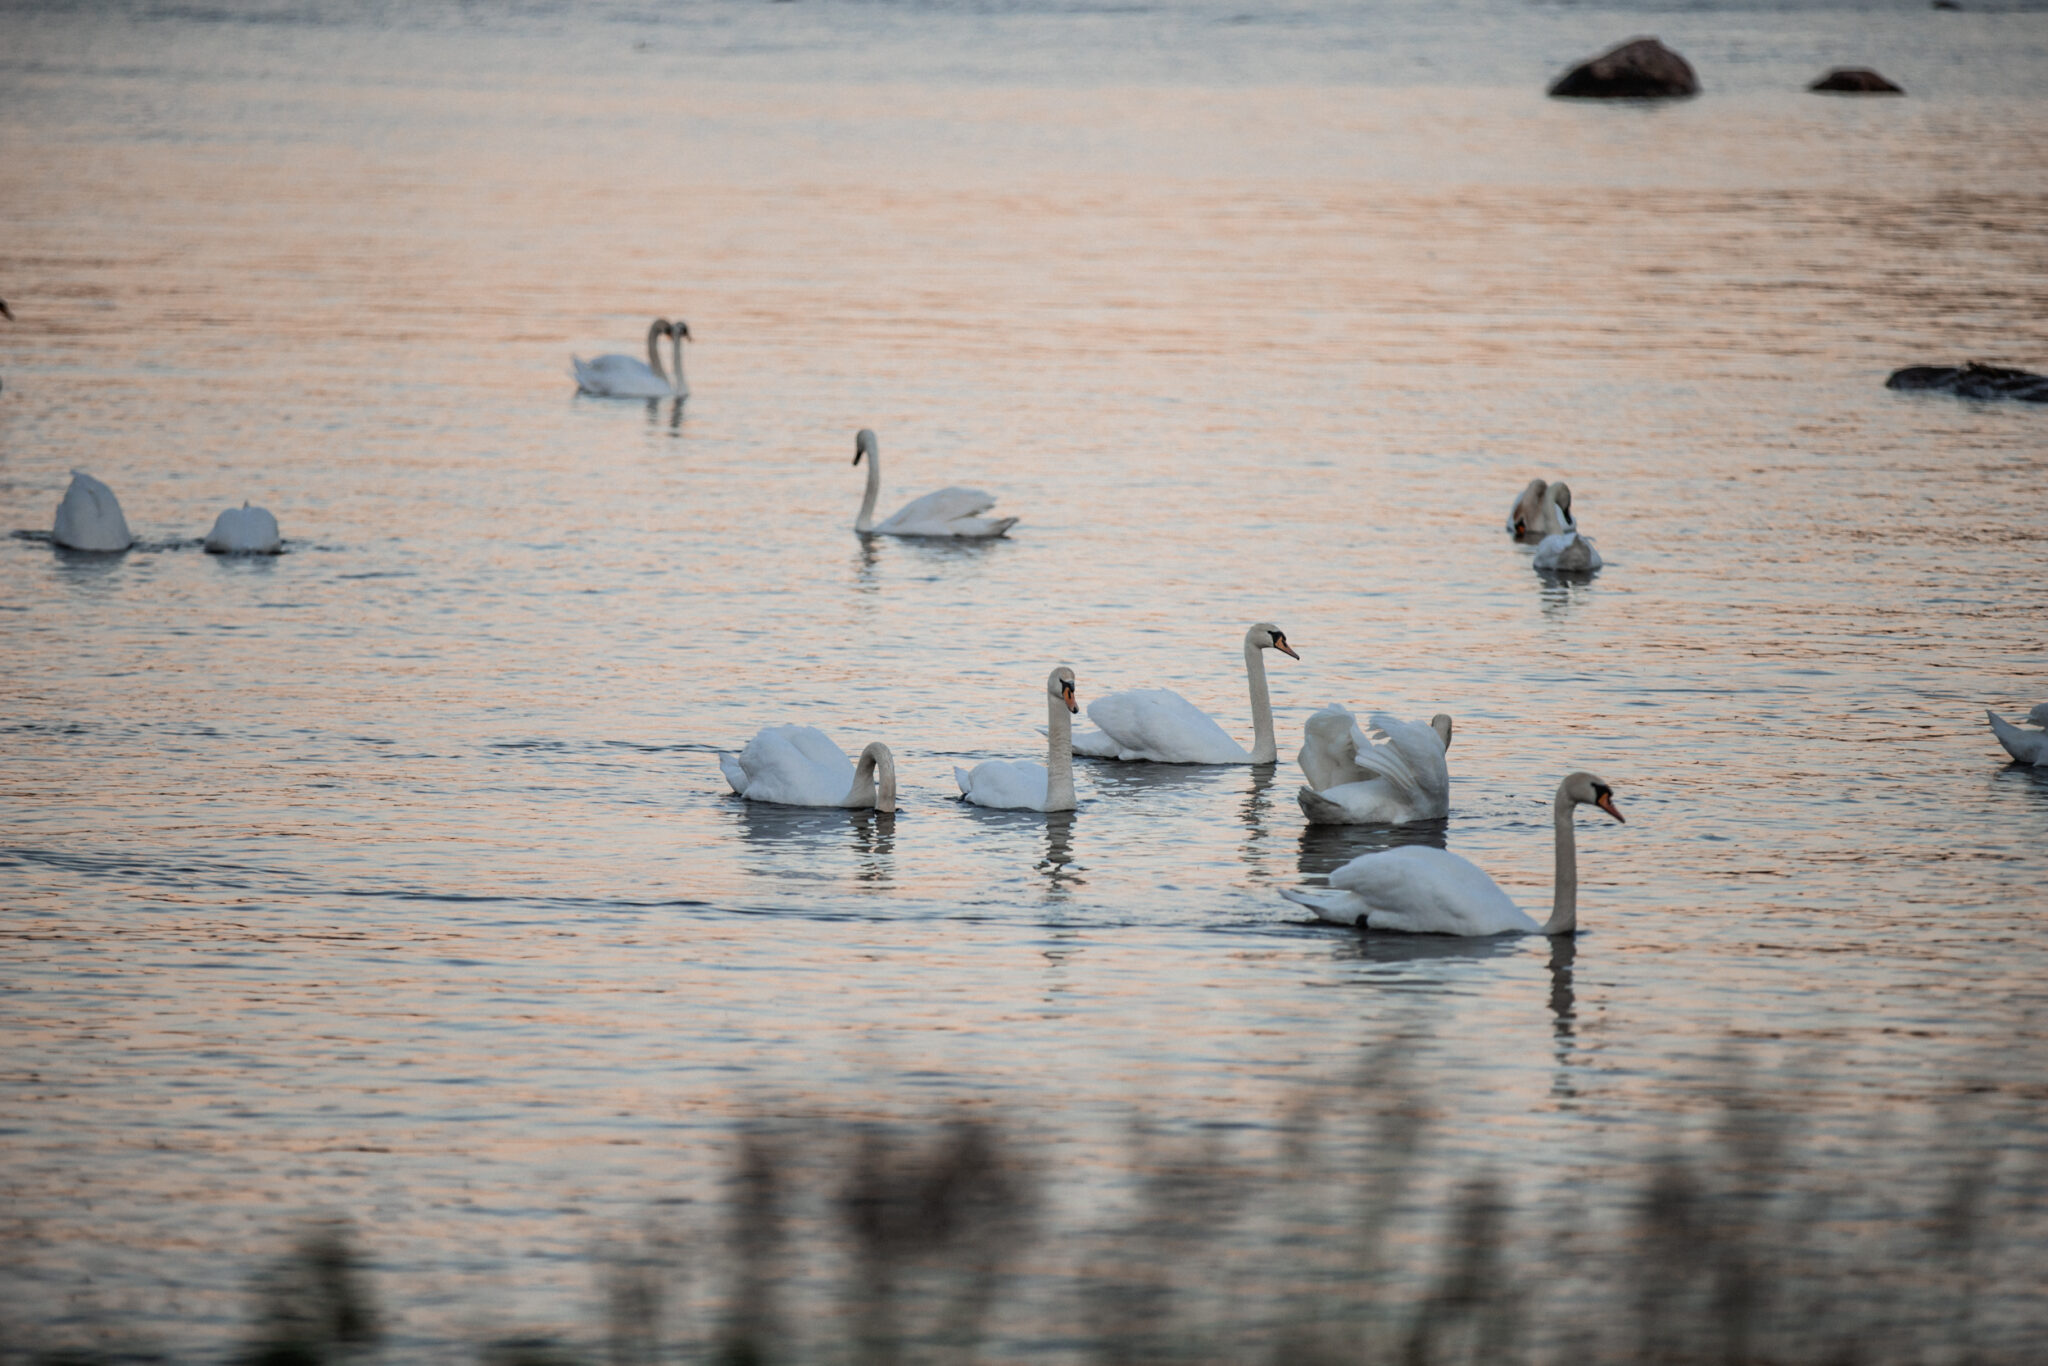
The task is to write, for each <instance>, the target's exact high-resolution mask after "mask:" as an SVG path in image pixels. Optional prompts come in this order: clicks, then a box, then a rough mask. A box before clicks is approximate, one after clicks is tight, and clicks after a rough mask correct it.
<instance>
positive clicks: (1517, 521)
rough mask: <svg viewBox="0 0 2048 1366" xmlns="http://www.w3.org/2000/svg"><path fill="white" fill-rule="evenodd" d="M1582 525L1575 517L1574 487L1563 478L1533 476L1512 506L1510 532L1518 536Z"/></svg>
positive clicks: (1550, 533)
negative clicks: (1549, 480) (1548, 479)
mask: <svg viewBox="0 0 2048 1366" xmlns="http://www.w3.org/2000/svg"><path fill="white" fill-rule="evenodd" d="M1578 525H1579V524H1578V522H1577V521H1575V520H1573V518H1572V491H1571V489H1570V487H1569V486H1567V485H1566V484H1565V483H1564V481H1563V480H1559V481H1558V482H1557V483H1555V484H1550V483H1545V482H1544V481H1543V480H1541V479H1531V480H1530V481H1529V486H1528V487H1527V488H1525V489H1523V490H1522V492H1521V494H1520V495H1519V496H1518V497H1516V499H1515V501H1514V505H1513V506H1512V507H1510V508H1509V509H1508V535H1510V536H1513V537H1515V538H1516V539H1517V540H1522V539H1525V538H1529V537H1536V536H1552V535H1555V534H1556V533H1558V532H1560V531H1575V530H1577V529H1578Z"/></svg>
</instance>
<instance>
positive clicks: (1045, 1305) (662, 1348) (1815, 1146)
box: [0, 1068, 2048, 1366]
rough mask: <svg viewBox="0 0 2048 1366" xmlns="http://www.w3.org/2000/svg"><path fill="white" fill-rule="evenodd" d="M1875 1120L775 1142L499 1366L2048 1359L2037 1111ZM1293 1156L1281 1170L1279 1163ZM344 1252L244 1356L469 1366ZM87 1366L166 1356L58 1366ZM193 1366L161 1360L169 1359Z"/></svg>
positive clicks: (605, 1260)
mask: <svg viewBox="0 0 2048 1366" xmlns="http://www.w3.org/2000/svg"><path fill="white" fill-rule="evenodd" d="M2026 1105H2028V1106H2030V1107H2032V1108H2031V1109H2029V1110H2028V1111H2027V1112H2026V1113H2015V1112H2013V1111H2012V1110H2011V1109H2010V1108H2008V1109H2007V1110H2005V1111H2003V1112H1998V1113H1995V1114H1994V1113H1993V1112H1991V1111H1990V1110H1988V1109H1984V1110H1979V1111H1976V1112H1973V1113H1970V1114H1967V1115H1959V1114H1956V1113H1953V1112H1950V1111H1948V1110H1946V1109H1944V1110H1942V1111H1940V1112H1932V1111H1929V1112H1923V1113H1919V1114H1917V1115H1911V1116H1907V1117H1906V1118H1905V1119H1903V1120H1900V1119H1893V1120H1891V1121H1889V1122H1887V1123H1886V1124H1884V1125H1882V1126H1879V1125H1872V1124H1860V1125H1852V1126H1850V1127H1849V1128H1848V1129H1845V1128H1844V1127H1843V1124H1842V1122H1841V1119H1840V1117H1839V1116H1838V1117H1836V1120H1835V1121H1834V1122H1832V1123H1824V1122H1822V1121H1820V1120H1817V1119H1810V1118H1809V1119H1802V1118H1798V1117H1794V1116H1789V1115H1787V1114H1784V1113H1782V1112H1781V1111H1778V1110H1775V1109H1773V1108H1770V1107H1767V1106H1766V1105H1764V1104H1763V1103H1762V1102H1761V1101H1760V1100H1759V1099H1758V1097H1757V1093H1754V1092H1752V1091H1749V1090H1747V1089H1745V1088H1744V1087H1742V1086H1740V1085H1735V1084H1731V1085H1727V1086H1722V1087H1716V1088H1712V1104H1711V1105H1708V1106H1705V1107H1703V1108H1702V1110H1701V1114H1700V1118H1699V1120H1698V1122H1697V1123H1695V1124H1693V1125H1691V1126H1688V1127H1685V1128H1683V1129H1682V1130H1680V1131H1673V1132H1670V1133H1667V1134H1665V1135H1664V1136H1663V1137H1662V1138H1661V1139H1660V1140H1658V1141H1657V1142H1656V1143H1654V1144H1652V1145H1651V1147H1650V1150H1648V1151H1636V1152H1633V1153H1626V1154H1623V1155H1621V1156H1616V1155H1614V1154H1610V1153H1592V1152H1588V1153H1585V1154H1574V1155H1568V1157H1567V1160H1565V1161H1562V1162H1558V1161H1552V1162H1550V1163H1548V1164H1545V1165H1542V1166H1535V1167H1532V1168H1531V1169H1530V1171H1528V1172H1526V1173H1524V1174H1522V1175H1521V1176H1520V1177H1519V1178H1510V1177H1508V1176H1506V1175H1501V1174H1493V1173H1488V1172H1485V1171H1472V1170H1460V1169H1459V1166H1458V1163H1457V1161H1456V1159H1455V1158H1453V1157H1449V1156H1445V1155H1444V1154H1447V1153H1449V1152H1451V1151H1452V1150H1453V1149H1454V1147H1455V1143H1454V1142H1452V1140H1453V1139H1454V1137H1455V1136H1453V1135H1439V1134H1436V1133H1434V1132H1433V1130H1432V1124H1431V1120H1430V1117H1429V1115H1428V1113H1427V1111H1426V1109H1425V1107H1424V1106H1423V1104H1422V1103H1421V1097H1420V1094H1419V1093H1418V1092H1417V1091H1416V1090H1415V1089H1414V1088H1413V1087H1411V1086H1409V1085H1405V1084H1403V1083H1402V1082H1401V1081H1400V1080H1399V1079H1398V1078H1397V1077H1395V1076H1393V1075H1391V1074H1390V1073H1389V1072H1388V1071H1387V1070H1386V1069H1384V1068H1374V1069H1368V1070H1367V1071H1366V1072H1365V1073H1364V1074H1362V1075H1361V1076H1360V1077H1358V1078H1356V1079H1354V1081H1353V1082H1351V1083H1350V1084H1346V1085H1340V1086H1330V1087H1322V1088H1316V1087H1304V1090H1303V1093H1302V1094H1301V1096H1300V1097H1299V1098H1298V1100H1297V1103H1296V1104H1295V1105H1294V1106H1293V1108H1292V1109H1291V1110H1290V1111H1289V1112H1288V1113H1287V1114H1286V1115H1284V1116H1283V1117H1282V1118H1281V1119H1280V1121H1279V1122H1278V1123H1277V1124H1275V1125H1271V1126H1263V1127H1261V1128H1258V1129H1220V1128H1200V1127H1192V1128H1191V1127H1185V1126H1183V1127H1174V1126H1169V1125H1162V1124H1156V1123H1144V1122H1138V1123H1134V1124H1133V1125H1132V1126H1131V1128H1130V1131H1129V1133H1128V1135H1127V1137H1126V1138H1125V1139H1124V1140H1123V1141H1121V1142H1117V1141H1109V1142H1103V1141H1100V1140H1099V1139H1098V1140H1097V1141H1094V1142H1093V1143H1092V1144H1091V1142H1089V1141H1088V1140H1085V1139H1080V1138H1076V1137H1075V1136H1073V1135H1071V1134H1067V1133H1065V1132H1063V1131H1057V1130H1053V1129H1049V1128H1047V1127H1044V1126H1042V1125H1034V1124H1030V1123H1025V1122H1022V1121H1018V1120H1014V1119H1012V1120H1008V1121H1003V1120H997V1119H991V1118H988V1117H985V1116H984V1117H979V1118H948V1117H943V1116H942V1117H940V1118H937V1119H930V1120H925V1121H906V1120H892V1121H882V1120H874V1119H860V1120H854V1119H845V1118H839V1119H834V1118H830V1117H826V1118H816V1119H811V1120H806V1121H802V1122H792V1121H777V1122H772V1123H771V1122H767V1121H763V1122H760V1123H758V1124H756V1125H755V1126H753V1127H752V1128H750V1129H748V1130H747V1131H745V1132H744V1133H742V1134H740V1135H739V1136H738V1137H737V1140H736V1143H735V1149H736V1153H735V1156H736V1161H735V1163H734V1167H733V1172H732V1176H731V1178H730V1181H729V1184H728V1188H727V1195H726V1198H725V1199H724V1201H723V1203H722V1207H721V1208H720V1209H719V1210H718V1211H717V1213H716V1214H715V1215H712V1216H706V1218H705V1221H704V1222H703V1223H702V1224H701V1225H699V1226H690V1225H688V1224H686V1223H681V1222H671V1223H666V1224H663V1223H657V1222H650V1223H648V1224H647V1225H646V1226H644V1227H643V1228H641V1229H638V1230H635V1231H631V1232H626V1233H621V1234H619V1235H618V1236H616V1237H614V1238H613V1239H612V1240H611V1241H610V1242H609V1243H608V1244H607V1245H606V1246H604V1247H602V1248H600V1249H598V1250H597V1251H595V1252H594V1253H593V1257H592V1262H593V1268H594V1283H595V1286H596V1300H597V1303H596V1305H595V1306H594V1307H593V1310H592V1313H591V1322H590V1324H589V1325H588V1326H587V1327H585V1328H583V1329H581V1330H563V1329H561V1328H559V1327H557V1328H555V1329H553V1330H551V1331H545V1332H543V1331H535V1330H532V1329H527V1330H523V1331H522V1330H514V1329H510V1328H508V1329H507V1330H506V1331H505V1332H504V1333H503V1334H502V1335H499V1336H493V1335H492V1334H491V1333H489V1332H485V1333H484V1334H482V1336H481V1340H479V1341H476V1342H473V1343H471V1344H469V1345H468V1346H467V1347H465V1348H463V1349H462V1350H461V1351H460V1352H459V1353H458V1356H459V1357H467V1358H468V1359H471V1360H476V1361H480V1362H482V1363H485V1364H486V1366H570V1364H571V1363H578V1364H583V1363H588V1364H590V1366H595V1363H610V1364H611V1366H652V1364H653V1363H668V1362H690V1363H707V1364H716V1366H768V1364H770V1363H775V1364H781V1363H788V1364H790V1366H797V1364H799V1363H853V1364H856V1366H896V1364H897V1363H920V1362H964V1361H984V1360H986V1361H1018V1360H1030V1361H1050V1362H1091V1363H1161V1364H1162V1366H1163V1364H1165V1363H1223V1362H1271V1363H1275V1364H1276V1366H1278V1364H1279V1363H1291V1364H1299V1366H1320V1364H1321V1363H1339V1362H1342V1363H1376V1362H1388V1363H1401V1364H1402V1366H1429V1364H1430V1363H1451V1362H1461V1363H1497V1362H1532V1363H1581V1362H1594V1363H1598V1362H1642V1363H1660V1364H1668V1366H1690V1364H1691V1363H1717V1364H1720V1366H1728V1364H1747V1363H1756V1364H1758V1366H1761V1364H1762V1363H1773V1364H1784V1366H1790V1364H1792V1363H1815V1364H1816V1366H1819V1364H1822V1363H1825V1364H1826V1366H1862V1364H1864V1363H1870V1364H1873V1366H1874V1364H1876V1363H1966V1362H1967V1363H1992V1362H2015V1363H2017V1362H2025V1361H2033V1360H2039V1359H2040V1353H2041V1350H2042V1348H2041V1344H2042V1343H2044V1342H2048V1288H2044V1285H2043V1278H2042V1276H2041V1274H2040V1270H2039V1268H2040V1267H2041V1266H2042V1265H2044V1264H2048V1261H2044V1259H2048V1217H2044V1215H2048V1204H2044V1199H2043V1192H2044V1186H2048V1181H2044V1177H2048V1167H2044V1152H2048V1149H2044V1147H2043V1146H2042V1144H2041V1141H2040V1130H2039V1128H2038V1127H2036V1122H2037V1121H2038V1119H2039V1118H2040V1117H2041V1116H2040V1114H2039V1113H2038V1105H2037V1104H2036V1103H2034V1102H2031V1101H2030V1102H2026ZM1276 1144H1277V1147H1276V1146H1275V1145H1276ZM369 1266H370V1261H369V1259H368V1258H367V1257H366V1256H365V1255H363V1254H361V1253H359V1252H358V1251H357V1250H356V1240H355V1239H354V1238H353V1236H352V1235H351V1234H350V1233H349V1232H348V1230H347V1228H346V1226H344V1225H340V1224H328V1225H322V1226H319V1227H315V1228H310V1229H307V1230H305V1231H304V1232H303V1234H302V1236H301V1237H300V1239H299V1241H298V1243H297V1245H296V1246H295V1247H294V1248H293V1250H292V1251H291V1253H290V1254H289V1255H288V1256H286V1257H285V1258H283V1259H282V1260H281V1261H280V1262H279V1263H278V1264H277V1265H276V1266H275V1267H273V1268H272V1269H271V1270H270V1271H268V1272H266V1273H264V1274H262V1275H260V1276H259V1277H258V1278H257V1279H256V1282H255V1309H254V1314H253V1317H252V1321H251V1326H250V1329H249V1331H248V1334H247V1336H246V1339H245V1342H244V1345H243V1346H242V1348H241V1349H240V1350H239V1351H238V1352H236V1353H233V1354H231V1358H230V1359H232V1360H236V1361H240V1362H245V1363H250V1364H251V1366H297V1364H298V1363H310V1364H312V1366H319V1364H320V1363H343V1362H367V1361H412V1360H448V1359H450V1358H449V1355H448V1349H447V1348H446V1346H445V1345H443V1346H434V1347H430V1346H428V1345H427V1344H424V1343H421V1342H417V1341H413V1340H409V1339H407V1338H406V1337H405V1336H404V1335H403V1333H402V1332H401V1331H399V1329H400V1327H401V1326H400V1325H395V1324H393V1325H389V1327H388V1328H387V1323H386V1316H385V1315H384V1314H383V1313H381V1312H380V1310H379V1308H378V1306H377V1303H376V1293H375V1284H374V1279H373V1277H372V1274H371V1272H370V1270H369ZM0 1359H4V1360H7V1361H30V1362H37V1363H47V1364H54V1363H57V1362H66V1363H86V1362H111V1361H114V1360H131V1359H148V1354H147V1353H140V1354H132V1353H124V1354H120V1355H119V1356H111V1355H97V1356H96V1355H93V1354H92V1353H89V1352H79V1351H75V1350H73V1351H55V1350H50V1349H48V1348H42V1349H35V1348H32V1347H31V1346H30V1345H29V1344H27V1343H25V1342H23V1341H22V1340H21V1339H20V1338H19V1337H16V1338H14V1339H13V1340H11V1341H10V1340H8V1339H5V1338H0ZM158 1359H161V1358H158Z"/></svg>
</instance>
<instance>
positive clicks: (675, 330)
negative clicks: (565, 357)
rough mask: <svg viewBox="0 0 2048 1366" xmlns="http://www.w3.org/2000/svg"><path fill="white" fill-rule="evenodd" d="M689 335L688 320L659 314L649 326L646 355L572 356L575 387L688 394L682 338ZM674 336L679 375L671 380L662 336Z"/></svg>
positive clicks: (604, 392) (620, 394)
mask: <svg viewBox="0 0 2048 1366" xmlns="http://www.w3.org/2000/svg"><path fill="white" fill-rule="evenodd" d="M689 335H690V326H689V324H688V323H671V322H670V321H669V320H668V319H667V318H656V319H655V320H654V321H653V323H651V324H650V325H649V326H648V328H647V359H646V360H644V361H643V360H639V359H637V358H636V357H633V356H621V355H618V354H616V353H615V354H612V355H608V356H599V357H598V358H597V359H595V360H582V359H580V358H578V357H576V356H571V357H569V364H570V365H571V366H573V367H574V369H573V370H572V371H571V374H573V375H574V377H575V380H576V387H577V388H578V389H580V390H581V391H582V392H584V393H586V394H591V395H594V396H595V397H598V398H669V397H671V396H673V397H676V398H686V397H688V396H689V392H690V390H689V388H688V386H686V385H685V384H684V383H683V339H684V338H686V337H688V336H689ZM663 337H668V338H671V339H672V340H673V342H674V344H675V360H676V379H675V383H674V384H670V383H669V378H668V375H667V373H666V372H665V371H663V370H662V368H661V351H660V345H661V339H662V338H663Z"/></svg>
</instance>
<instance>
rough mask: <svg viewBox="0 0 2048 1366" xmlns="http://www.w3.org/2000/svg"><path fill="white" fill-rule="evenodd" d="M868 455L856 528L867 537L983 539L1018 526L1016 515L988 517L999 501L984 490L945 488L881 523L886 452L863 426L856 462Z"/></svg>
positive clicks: (855, 442)
mask: <svg viewBox="0 0 2048 1366" xmlns="http://www.w3.org/2000/svg"><path fill="white" fill-rule="evenodd" d="M863 456H865V457H867V462H868V489H867V492H866V493H865V494H863V495H861V500H860V516H858V517H856V518H854V519H853V529H854V530H855V531H857V532H859V533H860V534H861V535H863V536H954V537H961V538H964V539H973V540H980V539H985V538H987V537H990V536H1000V535H1002V534H1003V533H1004V532H1006V531H1008V530H1009V529H1010V528H1011V527H1013V526H1015V525H1017V519H1016V518H1015V517H984V516H982V515H981V514H982V513H984V512H987V511H988V510H989V509H990V508H992V507H994V506H995V505H996V500H995V499H994V498H993V497H991V496H990V495H988V494H986V493H983V492H982V491H981V490H980V489H962V488H945V489H939V490H937V491H936V492H933V493H927V494H926V495H925V496H924V497H922V498H915V499H912V500H911V501H910V502H908V503H905V504H904V505H903V506H902V507H900V508H898V509H896V511H895V512H894V513H893V514H892V515H891V516H890V517H889V519H888V520H887V521H884V522H882V523H880V524H877V523H876V521H875V499H876V498H877V497H878V496H879V495H880V494H881V492H882V453H881V447H880V446H879V445H878V444H877V442H876V441H875V434H874V432H872V431H870V430H869V429H868V428H866V427H863V428H861V429H860V430H859V431H858V432H856V433H855V434H854V438H853V463H854V464H856V465H858V464H859V463H860V462H861V457H863Z"/></svg>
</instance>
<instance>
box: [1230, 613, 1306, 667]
mask: <svg viewBox="0 0 2048 1366" xmlns="http://www.w3.org/2000/svg"><path fill="white" fill-rule="evenodd" d="M1244 643H1245V644H1246V645H1249V646H1251V647H1252V648H1253V649H1256V650H1278V651H1279V652H1280V653H1281V654H1283V655H1286V656H1287V657H1288V658H1289V659H1300V658H1301V656H1300V655H1298V654H1296V653H1294V647H1293V646H1292V645H1289V644H1288V643H1287V633H1286V632H1285V631H1283V630H1281V629H1280V628H1279V627H1278V626H1275V625H1274V624H1273V623H1272V622H1270V621H1261V622H1258V623H1256V624H1255V625H1253V627H1252V628H1251V630H1249V631H1246V632H1245V633H1244Z"/></svg>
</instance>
